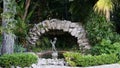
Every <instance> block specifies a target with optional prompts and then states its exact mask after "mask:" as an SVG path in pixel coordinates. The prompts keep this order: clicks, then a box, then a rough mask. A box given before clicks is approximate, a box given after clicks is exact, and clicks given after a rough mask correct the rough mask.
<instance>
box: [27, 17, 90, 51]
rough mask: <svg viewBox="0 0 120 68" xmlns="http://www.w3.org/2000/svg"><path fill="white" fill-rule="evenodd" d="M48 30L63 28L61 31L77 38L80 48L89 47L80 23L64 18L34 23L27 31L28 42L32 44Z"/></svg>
mask: <svg viewBox="0 0 120 68" xmlns="http://www.w3.org/2000/svg"><path fill="white" fill-rule="evenodd" d="M50 30H63V32H68V33H70V34H71V35H72V36H74V37H76V38H77V43H78V44H79V47H80V48H81V47H83V49H90V45H89V42H88V39H87V38H86V31H85V29H84V28H83V26H82V24H80V23H77V22H71V21H66V20H57V19H52V20H45V21H43V22H40V23H38V24H35V25H34V27H33V28H32V29H30V31H29V37H28V42H29V43H30V44H33V45H34V44H35V43H36V41H37V40H38V39H39V37H40V36H41V35H42V34H44V33H45V32H48V31H50Z"/></svg>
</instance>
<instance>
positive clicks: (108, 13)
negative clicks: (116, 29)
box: [106, 9, 110, 22]
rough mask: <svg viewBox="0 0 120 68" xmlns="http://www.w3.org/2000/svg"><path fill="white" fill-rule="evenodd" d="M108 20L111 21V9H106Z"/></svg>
mask: <svg viewBox="0 0 120 68" xmlns="http://www.w3.org/2000/svg"><path fill="white" fill-rule="evenodd" d="M106 20H107V22H109V21H110V10H109V9H107V10H106Z"/></svg>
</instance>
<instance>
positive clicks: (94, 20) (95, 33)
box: [85, 12, 120, 45]
mask: <svg viewBox="0 0 120 68" xmlns="http://www.w3.org/2000/svg"><path fill="white" fill-rule="evenodd" d="M106 22H107V21H106V19H105V17H103V16H99V15H97V14H95V13H94V12H91V14H90V16H89V17H88V18H87V21H86V24H85V28H86V31H87V36H88V38H89V40H90V43H91V44H92V45H95V44H96V43H97V44H99V43H100V42H101V40H102V39H110V40H111V41H112V43H113V42H117V41H119V40H120V37H119V35H118V34H117V33H116V32H115V26H114V24H113V23H112V22H110V23H106Z"/></svg>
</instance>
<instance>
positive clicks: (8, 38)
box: [1, 0, 15, 54]
mask: <svg viewBox="0 0 120 68" xmlns="http://www.w3.org/2000/svg"><path fill="white" fill-rule="evenodd" d="M14 2H15V1H13V0H3V14H2V16H3V17H2V27H3V30H2V48H1V54H11V53H13V52H14V38H15V36H14V34H12V31H11V32H10V30H11V29H12V28H14V26H13V24H14V21H15V20H14V15H15V13H14V11H15V10H14V9H13V8H15V6H13V5H12V6H9V5H11V4H13V3H14ZM9 13H12V15H11V16H10V17H9V15H10V14H9ZM12 23H13V24H12ZM6 29H7V30H6Z"/></svg>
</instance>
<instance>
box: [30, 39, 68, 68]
mask: <svg viewBox="0 0 120 68" xmlns="http://www.w3.org/2000/svg"><path fill="white" fill-rule="evenodd" d="M56 41H57V38H56V37H55V38H54V39H53V40H50V43H51V44H52V53H51V55H52V58H48V59H46V58H39V60H38V63H37V64H33V65H32V67H33V68H34V67H37V66H38V67H39V66H41V68H42V66H44V65H59V66H65V65H67V63H66V62H65V61H64V59H63V58H58V51H57V49H56V47H55V44H56Z"/></svg>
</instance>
